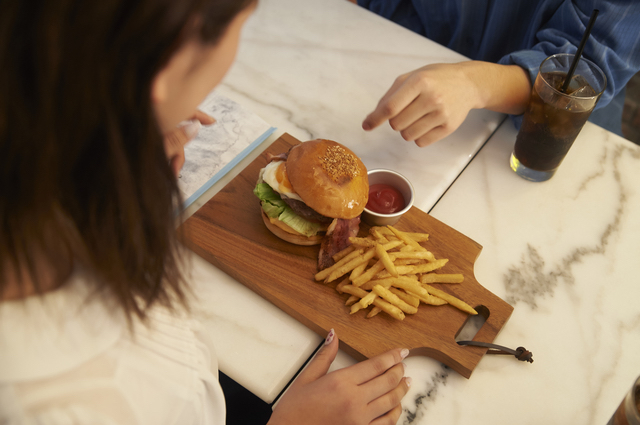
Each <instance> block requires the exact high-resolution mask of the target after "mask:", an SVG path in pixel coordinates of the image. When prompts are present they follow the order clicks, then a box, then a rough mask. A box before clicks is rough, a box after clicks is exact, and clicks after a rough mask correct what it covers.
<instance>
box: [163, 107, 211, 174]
mask: <svg viewBox="0 0 640 425" xmlns="http://www.w3.org/2000/svg"><path fill="white" fill-rule="evenodd" d="M215 122H216V120H215V119H214V118H213V117H212V116H210V115H207V114H205V113H204V112H202V111H200V110H198V111H196V113H195V114H193V117H191V119H190V120H189V121H187V122H186V124H184V125H179V126H178V127H176V128H175V130H173V131H171V132H169V133H166V134H165V135H164V151H165V153H166V155H167V159H168V160H169V163H170V164H171V169H172V170H173V172H174V173H175V175H176V176H178V175H179V174H180V170H181V169H182V166H183V165H184V147H185V145H186V144H187V143H189V142H190V141H191V140H193V138H194V137H196V135H197V134H198V131H199V130H200V127H201V125H210V124H213V123H215Z"/></svg>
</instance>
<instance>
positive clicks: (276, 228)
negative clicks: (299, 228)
mask: <svg viewBox="0 0 640 425" xmlns="http://www.w3.org/2000/svg"><path fill="white" fill-rule="evenodd" d="M260 212H261V213H262V221H264V225H265V226H267V229H269V231H271V233H273V234H274V235H276V236H277V237H279V238H280V239H282V240H285V241H287V242H289V243H292V244H296V245H305V246H311V245H320V243H321V242H322V239H323V238H324V235H315V236H305V235H303V234H301V233H298V232H296V231H295V230H293V229H292V228H291V227H289V226H287V225H286V224H285V223H283V222H281V221H280V220H277V219H275V220H273V221H272V220H271V219H270V218H269V217H268V216H267V215H266V214H265V212H264V210H263V209H262V208H260Z"/></svg>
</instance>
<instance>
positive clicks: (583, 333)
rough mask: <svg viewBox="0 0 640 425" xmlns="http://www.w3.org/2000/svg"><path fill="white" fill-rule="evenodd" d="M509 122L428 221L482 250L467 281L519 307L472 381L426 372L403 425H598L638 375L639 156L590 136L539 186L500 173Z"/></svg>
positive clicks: (619, 143)
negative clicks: (505, 350)
mask: <svg viewBox="0 0 640 425" xmlns="http://www.w3.org/2000/svg"><path fill="white" fill-rule="evenodd" d="M515 137H516V131H515V129H514V128H513V125H512V124H511V122H509V121H507V122H505V123H504V124H503V125H502V126H501V127H500V129H499V130H498V132H497V133H496V134H495V135H494V136H493V137H492V138H491V139H490V140H489V141H488V143H487V144H486V146H484V148H483V149H482V150H481V151H480V153H479V154H478V156H477V157H476V158H475V159H474V160H473V161H472V162H471V164H470V165H469V167H468V168H467V169H465V171H464V172H463V173H462V174H461V176H460V177H459V179H458V180H457V181H456V182H455V183H454V184H453V186H452V187H451V188H450V189H449V190H448V191H447V193H446V195H445V196H444V197H443V198H442V199H441V200H440V201H439V202H438V203H437V204H436V206H435V207H434V208H433V210H432V211H431V215H433V216H434V217H436V218H438V219H439V220H441V221H443V222H445V223H447V224H448V225H450V226H452V227H454V228H455V229H457V230H459V231H460V232H462V233H465V234H466V235H468V236H469V237H471V238H472V239H474V240H475V241H477V242H478V243H480V244H481V245H483V246H484V248H483V250H482V252H481V254H480V256H479V258H478V260H477V261H476V264H475V275H476V278H477V279H478V281H479V282H480V283H481V284H483V285H484V286H485V287H486V288H487V289H489V290H490V291H492V292H493V293H495V294H496V295H498V296H500V297H501V298H503V299H504V300H506V301H507V302H509V303H510V304H511V305H513V306H514V311H513V314H512V316H511V318H510V320H509V321H508V322H507V324H506V326H505V327H504V328H503V330H502V332H501V333H500V334H499V335H498V337H497V338H496V341H495V342H496V343H497V344H500V345H504V346H508V347H511V348H516V347H518V346H524V347H526V348H527V349H528V350H530V351H531V352H533V358H534V363H532V364H529V363H524V362H519V361H517V360H515V358H514V357H511V356H508V357H507V356H485V357H484V358H483V359H482V361H481V362H480V363H479V364H478V367H477V368H476V369H475V371H474V373H473V375H472V376H471V378H470V379H469V380H466V379H464V378H462V377H461V376H459V375H457V374H456V373H455V372H453V371H451V370H450V369H448V368H446V367H444V366H442V365H441V364H438V363H437V362H435V361H433V360H431V359H426V358H415V357H413V358H408V359H407V360H406V363H407V365H408V366H409V368H408V371H407V374H408V375H409V376H412V377H413V378H414V385H412V388H411V391H410V393H409V394H408V395H407V397H406V399H405V401H404V402H403V406H404V408H405V413H404V415H403V419H402V421H401V422H399V423H412V424H427V423H447V424H464V423H519V424H540V423H547V424H568V423H571V424H578V423H579V424H604V423H606V422H607V421H608V420H609V418H610V417H611V415H612V414H613V412H614V411H615V409H616V408H617V406H618V404H619V402H620V401H621V400H622V397H623V395H624V394H625V392H626V391H627V390H628V389H629V388H630V387H631V385H632V383H633V381H634V380H635V378H636V377H637V376H638V375H640V356H639V355H638V353H640V307H639V305H638V301H639V300H640V277H639V276H640V263H639V261H638V258H640V243H639V242H638V235H640V219H639V217H640V147H639V146H637V145H634V144H633V143H631V142H629V141H627V140H624V139H622V138H620V137H618V136H616V135H614V134H612V133H610V132H607V131H606V130H603V129H602V128H600V127H598V126H596V125H593V124H591V123H587V125H586V126H585V128H584V129H583V130H582V132H581V133H580V135H579V136H578V139H577V140H576V142H575V144H574V146H573V147H572V149H571V151H570V152H569V154H568V156H567V158H566V159H565V161H564V162H563V164H562V165H561V167H560V169H559V170H558V172H557V173H556V175H555V176H554V177H553V178H552V179H551V180H549V181H548V182H544V183H532V182H528V181H526V180H523V179H521V178H520V177H518V176H516V175H515V173H513V172H512V171H511V169H510V168H509V165H508V162H509V155H510V153H511V150H512V148H513V144H514V142H515Z"/></svg>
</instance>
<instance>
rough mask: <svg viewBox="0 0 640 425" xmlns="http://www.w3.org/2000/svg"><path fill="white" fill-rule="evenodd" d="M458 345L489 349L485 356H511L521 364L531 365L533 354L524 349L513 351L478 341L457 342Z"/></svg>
mask: <svg viewBox="0 0 640 425" xmlns="http://www.w3.org/2000/svg"><path fill="white" fill-rule="evenodd" d="M458 345H473V346H475V347H484V348H489V350H488V351H487V354H511V355H513V356H515V357H516V359H518V360H520V361H522V362H529V363H533V353H532V352H531V351H528V350H527V349H526V348H524V347H518V348H516V349H515V350H512V349H511V348H507V347H503V346H502V345H496V344H490V343H488V342H480V341H458Z"/></svg>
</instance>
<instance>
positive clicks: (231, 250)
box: [181, 134, 513, 378]
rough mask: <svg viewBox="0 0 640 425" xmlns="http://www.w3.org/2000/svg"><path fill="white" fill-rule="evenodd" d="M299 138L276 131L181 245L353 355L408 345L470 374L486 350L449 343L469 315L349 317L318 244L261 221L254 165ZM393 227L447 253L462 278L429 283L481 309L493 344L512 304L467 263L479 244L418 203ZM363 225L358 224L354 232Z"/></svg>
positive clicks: (194, 219) (187, 228)
mask: <svg viewBox="0 0 640 425" xmlns="http://www.w3.org/2000/svg"><path fill="white" fill-rule="evenodd" d="M298 143H300V142H299V141H298V140H297V139H295V138H294V137H292V136H290V135H288V134H284V135H283V136H281V137H280V138H279V139H278V140H276V141H275V142H274V143H273V144H272V145H271V146H269V147H268V148H267V149H266V150H265V152H264V153H263V154H262V155H261V156H260V157H258V158H257V159H256V160H254V161H253V162H252V163H251V164H250V165H249V166H248V167H247V168H245V169H244V170H243V171H242V172H241V173H240V174H239V175H238V176H237V177H235V178H234V179H233V180H232V181H231V182H230V183H229V184H228V185H227V186H226V187H224V189H222V190H221V191H220V192H219V193H218V194H216V195H215V196H214V197H213V198H212V199H211V200H210V201H209V202H207V203H206V204H205V205H204V206H203V207H201V208H200V209H199V210H198V211H197V212H196V213H195V214H194V215H193V216H191V217H190V218H189V219H188V220H186V221H185V223H184V224H183V226H182V229H181V230H182V231H183V232H184V233H183V237H184V243H185V245H186V246H188V247H189V248H190V249H192V250H193V251H194V252H195V253H197V254H198V255H200V256H201V257H203V258H204V259H205V260H207V261H209V262H210V263H211V264H213V265H214V266H216V267H218V268H219V269H221V270H223V271H224V272H226V273H227V274H229V275H230V276H231V277H233V278H234V279H236V280H238V281H239V282H241V283H243V284H244V285H246V286H247V287H249V288H250V289H252V290H253V291H255V292H256V293H258V294H259V295H261V296H262V297H264V298H265V299H267V300H268V301H270V302H272V303H273V304H275V305H276V306H278V307H279V308H280V309H282V310H284V311H285V312H286V313H288V314H289V315H291V316H292V317H294V318H295V319H297V320H298V321H300V322H301V323H303V324H304V325H306V326H307V327H309V328H310V329H312V330H313V331H315V332H317V333H318V334H319V335H321V336H323V337H324V336H325V335H326V334H327V333H328V331H329V330H330V329H331V328H334V329H335V331H336V333H337V335H338V337H339V338H340V342H341V344H342V345H341V348H342V349H343V350H345V351H346V352H347V353H348V354H350V355H352V356H353V357H355V358H357V359H364V358H369V357H372V356H375V355H377V354H380V353H383V352H385V351H387V350H389V349H391V348H396V347H406V348H409V349H410V350H411V355H416V354H417V355H426V356H429V357H432V358H434V359H436V360H438V361H441V362H442V363H444V364H446V365H447V366H449V367H451V368H452V369H454V370H456V371H457V372H458V373H460V374H461V375H463V376H465V377H466V378H469V377H470V376H471V373H472V372H473V369H474V368H475V367H476V365H477V364H478V362H479V361H480V359H481V358H482V356H483V355H484V354H485V352H486V351H487V349H486V348H480V347H470V346H459V345H458V344H457V343H456V342H455V337H456V335H457V334H458V333H459V331H460V330H461V328H462V327H463V325H464V324H465V321H466V320H467V318H468V315H467V314H466V313H463V312H461V311H460V310H458V309H456V308H454V307H452V306H450V305H444V306H438V307H435V306H429V305H423V304H421V305H420V307H419V309H418V313H417V314H414V315H407V316H406V318H405V319H404V320H403V321H397V320H395V319H392V318H391V317H389V316H387V315H386V314H383V313H380V314H378V315H377V316H375V317H373V318H371V319H367V318H365V313H364V312H359V313H356V314H353V315H350V314H349V308H348V307H346V306H345V305H344V302H345V300H346V299H347V297H348V295H346V294H344V295H341V294H339V293H337V292H336V290H335V284H326V285H325V284H322V283H316V282H315V281H314V278H313V277H314V274H315V273H316V272H317V256H318V249H319V247H318V246H311V247H304V246H298V245H293V244H290V243H288V242H285V241H283V240H281V239H279V238H277V237H276V236H274V235H273V234H272V233H271V232H269V230H267V228H266V227H265V226H264V223H263V222H262V218H261V216H260V214H261V213H260V202H259V201H258V199H257V198H256V197H255V196H254V195H253V188H254V187H255V185H256V181H257V179H258V173H259V171H260V169H261V168H263V167H264V166H265V165H266V164H267V157H266V153H272V154H278V153H282V152H286V151H288V150H289V148H290V147H291V146H293V145H295V144H298ZM395 227H396V228H398V229H400V230H405V231H413V232H424V233H429V235H430V236H429V241H428V242H424V243H423V246H425V247H426V248H427V249H429V250H430V251H432V252H433V253H434V254H435V256H436V258H448V259H449V262H448V263H447V265H446V266H445V267H444V268H443V269H441V270H439V272H441V273H462V274H463V275H464V282H463V283H462V284H434V285H433V286H435V287H438V288H440V289H442V290H444V291H446V292H449V293H450V294H452V295H455V296H456V297H458V298H460V299H462V300H464V301H466V302H467V303H468V304H470V305H471V306H472V307H475V308H476V310H478V311H479V312H481V314H482V315H483V316H484V317H485V318H486V322H485V323H484V325H483V326H482V327H481V328H480V330H479V331H478V333H477V334H476V336H475V338H474V339H475V340H477V341H484V342H493V340H494V339H495V337H496V335H497V334H498V332H499V331H500V329H501V328H502V327H503V326H504V324H505V323H506V322H507V320H508V319H509V317H510V316H511V313H512V311H513V307H512V306H510V305H509V304H507V303H506V302H504V301H503V300H502V299H500V298H499V297H497V296H495V295H494V294H493V293H491V292H490V291H488V290H487V289H485V288H484V287H483V286H482V285H480V284H479V283H478V282H477V281H476V279H475V277H474V274H473V266H474V263H475V260H476V258H477V257H478V255H479V254H480V251H481V249H482V247H481V246H480V245H479V244H477V243H476V242H474V241H473V240H471V239H469V238H468V237H466V236H464V235H463V234H461V233H459V232H457V231H456V230H454V229H452V228H451V227H449V226H447V225H446V224H444V223H442V222H440V221H438V220H436V219H435V218H433V217H431V216H430V215H428V214H426V213H424V212H423V211H421V210H419V209H418V208H416V207H413V208H411V210H410V211H409V212H408V213H407V214H405V215H404V216H403V217H402V219H401V220H400V221H399V222H398V223H397V225H396V226H395ZM367 231H368V227H367V226H366V225H362V226H361V229H360V234H361V235H366V234H367ZM334 283H335V282H334ZM481 306H483V307H481Z"/></svg>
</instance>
